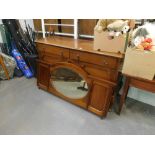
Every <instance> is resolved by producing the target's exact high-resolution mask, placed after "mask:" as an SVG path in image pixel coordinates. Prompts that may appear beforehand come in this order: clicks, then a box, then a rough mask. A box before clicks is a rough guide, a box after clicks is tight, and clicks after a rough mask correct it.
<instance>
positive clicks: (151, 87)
mask: <svg viewBox="0 0 155 155" xmlns="http://www.w3.org/2000/svg"><path fill="white" fill-rule="evenodd" d="M150 81H151V80H150ZM130 86H133V87H136V88H139V89H143V90H146V91H150V92H152V93H155V83H154V84H153V83H151V82H148V81H144V80H139V79H135V78H132V77H131V78H130Z"/></svg>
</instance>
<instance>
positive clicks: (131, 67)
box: [122, 48, 155, 80]
mask: <svg viewBox="0 0 155 155" xmlns="http://www.w3.org/2000/svg"><path fill="white" fill-rule="evenodd" d="M122 73H123V74H127V75H130V76H134V77H140V78H144V79H148V80H153V78H154V75H155V51H141V50H137V49H130V48H128V49H127V51H126V53H125V60H124V65H123V69H122Z"/></svg>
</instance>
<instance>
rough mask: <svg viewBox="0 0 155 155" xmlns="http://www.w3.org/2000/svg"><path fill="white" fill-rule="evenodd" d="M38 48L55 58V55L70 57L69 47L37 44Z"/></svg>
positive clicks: (44, 53)
mask: <svg viewBox="0 0 155 155" xmlns="http://www.w3.org/2000/svg"><path fill="white" fill-rule="evenodd" d="M37 49H38V50H39V51H42V53H43V55H46V56H52V57H53V58H55V57H62V58H69V49H66V48H61V47H56V46H50V45H44V44H37ZM39 53H40V52H39Z"/></svg>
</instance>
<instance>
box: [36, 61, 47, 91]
mask: <svg viewBox="0 0 155 155" xmlns="http://www.w3.org/2000/svg"><path fill="white" fill-rule="evenodd" d="M37 84H38V86H39V87H40V88H42V89H45V90H47V89H48V85H49V66H48V65H46V64H43V63H40V62H39V63H38V77H37Z"/></svg>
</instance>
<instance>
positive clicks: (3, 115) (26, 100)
mask: <svg viewBox="0 0 155 155" xmlns="http://www.w3.org/2000/svg"><path fill="white" fill-rule="evenodd" d="M0 134H2V135H6V134H9V135H10V134H16V135H17V134H39V135H40V134H69V135H70V134H87V135H88V134H91V135H94V134H97V135H101V134H104V135H106V134H120V135H121V134H155V107H152V106H150V105H147V104H144V103H141V102H138V101H134V100H131V99H127V103H126V107H124V108H123V111H122V113H121V115H120V116H119V115H117V114H116V113H115V112H109V113H108V115H107V117H106V118H105V119H100V118H99V117H97V116H96V115H94V114H92V113H90V112H88V111H86V110H83V109H81V108H79V107H77V106H75V105H73V104H70V103H68V102H66V101H63V100H62V99H60V98H58V97H56V96H53V95H52V94H50V93H47V92H45V91H43V90H40V89H38V88H37V86H36V79H35V78H32V79H26V78H24V77H22V78H15V79H12V80H10V81H0Z"/></svg>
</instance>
